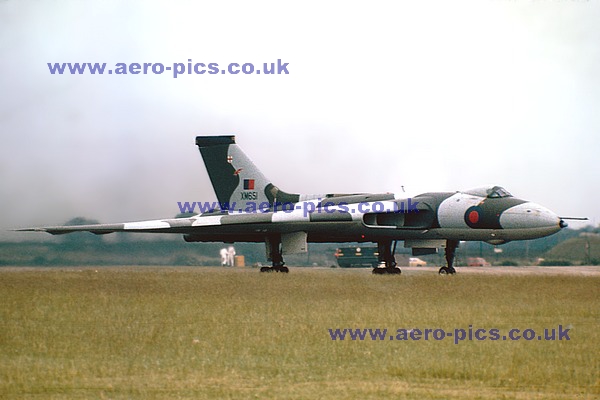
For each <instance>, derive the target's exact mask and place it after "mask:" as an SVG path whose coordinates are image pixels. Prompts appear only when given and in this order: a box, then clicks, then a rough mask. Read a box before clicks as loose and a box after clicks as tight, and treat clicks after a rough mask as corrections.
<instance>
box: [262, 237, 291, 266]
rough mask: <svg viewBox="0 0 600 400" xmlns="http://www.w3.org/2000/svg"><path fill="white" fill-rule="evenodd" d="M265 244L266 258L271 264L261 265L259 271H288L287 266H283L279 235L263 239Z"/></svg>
mask: <svg viewBox="0 0 600 400" xmlns="http://www.w3.org/2000/svg"><path fill="white" fill-rule="evenodd" d="M265 245H266V248H267V260H270V261H271V262H272V263H273V266H272V267H261V268H260V272H285V273H288V272H290V270H289V269H288V267H286V266H285V262H284V261H283V255H282V254H281V237H280V236H273V237H268V238H267V239H266V240H265Z"/></svg>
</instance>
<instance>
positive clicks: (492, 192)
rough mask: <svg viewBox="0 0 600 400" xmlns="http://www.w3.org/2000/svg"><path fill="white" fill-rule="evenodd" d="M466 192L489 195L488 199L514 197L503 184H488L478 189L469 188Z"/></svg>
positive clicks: (475, 194) (474, 194)
mask: <svg viewBox="0 0 600 400" xmlns="http://www.w3.org/2000/svg"><path fill="white" fill-rule="evenodd" d="M464 193H466V194H471V195H473V196H479V197H487V198H488V199H500V198H503V197H512V194H510V193H509V192H508V190H506V189H504V188H503V187H502V186H487V187H481V188H476V189H471V190H467V191H465V192H464Z"/></svg>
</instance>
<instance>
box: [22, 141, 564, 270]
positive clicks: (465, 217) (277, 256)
mask: <svg viewBox="0 0 600 400" xmlns="http://www.w3.org/2000/svg"><path fill="white" fill-rule="evenodd" d="M196 145H197V146H198V148H199V150H200V153H201V155H202V158H203V160H204V163H205V165H206V169H207V171H208V175H209V177H210V180H211V182H212V185H213V188H214V191H215V193H216V195H217V199H218V201H219V203H218V205H217V206H215V207H214V209H210V210H208V211H205V212H203V213H201V214H199V215H194V216H191V217H187V218H175V219H159V220H153V221H141V222H126V223H118V224H96V225H79V226H52V227H41V228H26V229H19V230H20V231H41V232H48V233H51V234H53V235H59V234H65V233H70V232H77V231H88V232H92V233H95V234H106V233H111V232H150V233H154V232H155V233H177V234H183V238H184V240H185V241H187V242H224V243H233V242H262V243H265V245H266V254H267V258H268V260H269V261H271V262H272V267H262V268H261V271H262V272H271V271H276V272H288V268H287V267H286V266H285V263H284V260H283V256H284V255H286V254H293V253H301V252H306V251H307V243H322V242H330V243H343V242H373V243H377V246H378V253H379V261H380V266H379V267H377V268H374V269H373V273H375V274H399V273H400V269H399V268H398V267H397V266H396V261H395V258H394V253H395V250H396V244H397V242H398V241H403V242H404V247H406V248H411V249H412V254H413V255H414V256H419V255H424V254H434V253H436V252H437V251H438V249H439V248H444V249H445V257H446V262H447V266H444V267H442V268H440V270H439V273H440V274H454V273H455V272H456V270H455V269H454V267H453V261H454V255H455V252H456V248H457V247H458V244H459V242H460V241H469V240H470V241H485V242H487V243H491V244H494V245H497V244H502V243H506V242H509V241H512V240H527V239H536V238H541V237H544V236H548V235H552V234H554V233H556V232H558V231H560V230H561V229H562V228H564V227H566V226H567V224H566V223H565V222H564V220H563V219H564V218H560V217H558V216H557V215H556V214H554V213H553V212H552V211H550V210H549V209H547V208H545V207H542V206H541V205H538V204H535V203H532V202H529V201H526V200H521V199H518V198H515V197H513V196H512V195H511V194H510V193H509V192H508V191H506V190H505V189H504V188H502V187H500V186H493V187H484V188H479V189H474V190H467V191H459V192H433V193H423V194H420V195H418V196H415V197H412V198H401V197H396V196H394V194H392V193H355V194H313V195H303V194H294V193H287V192H284V191H283V190H281V189H279V188H278V187H277V186H275V185H274V184H273V183H272V182H271V181H270V180H269V179H267V178H266V177H265V175H263V173H262V172H261V171H260V170H259V169H258V168H256V166H255V165H254V164H253V163H252V161H251V160H250V159H249V158H248V157H247V156H246V154H244V152H243V151H242V149H241V148H240V147H239V146H238V145H237V144H236V141H235V136H198V137H196Z"/></svg>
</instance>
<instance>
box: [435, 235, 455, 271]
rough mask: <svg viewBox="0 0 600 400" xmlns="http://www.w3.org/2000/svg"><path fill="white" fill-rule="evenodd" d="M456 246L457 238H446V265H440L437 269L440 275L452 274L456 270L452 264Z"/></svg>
mask: <svg viewBox="0 0 600 400" xmlns="http://www.w3.org/2000/svg"><path fill="white" fill-rule="evenodd" d="M457 247H458V240H447V241H446V249H445V252H444V253H445V255H446V263H447V264H448V266H446V267H442V268H440V270H439V274H440V275H454V274H456V270H455V269H454V267H453V266H452V265H453V264H454V255H455V254H456V248H457Z"/></svg>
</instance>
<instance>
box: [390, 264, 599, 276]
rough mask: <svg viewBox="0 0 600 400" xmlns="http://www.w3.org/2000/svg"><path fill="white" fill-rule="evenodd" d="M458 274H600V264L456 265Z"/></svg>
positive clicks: (413, 268) (415, 269)
mask: <svg viewBox="0 0 600 400" xmlns="http://www.w3.org/2000/svg"><path fill="white" fill-rule="evenodd" d="M400 269H401V270H402V272H405V271H406V272H410V273H412V272H416V271H419V272H425V271H427V272H429V273H432V272H437V271H438V270H439V267H402V266H400ZM456 273H457V274H490V275H493V274H496V275H580V276H581V275H583V276H600V266H570V267H538V266H523V267H456Z"/></svg>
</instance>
